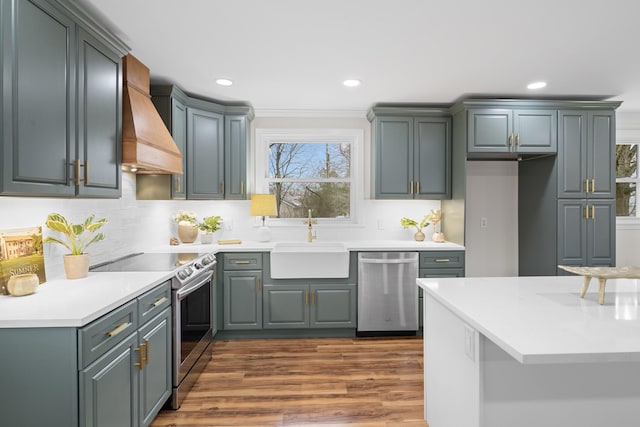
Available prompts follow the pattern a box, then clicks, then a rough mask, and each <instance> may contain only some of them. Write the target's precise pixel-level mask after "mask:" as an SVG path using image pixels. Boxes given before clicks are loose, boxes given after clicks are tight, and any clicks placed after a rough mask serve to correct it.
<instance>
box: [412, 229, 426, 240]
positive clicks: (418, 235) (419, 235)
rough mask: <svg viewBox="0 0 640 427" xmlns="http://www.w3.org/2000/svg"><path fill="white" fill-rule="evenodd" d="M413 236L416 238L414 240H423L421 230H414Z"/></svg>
mask: <svg viewBox="0 0 640 427" xmlns="http://www.w3.org/2000/svg"><path fill="white" fill-rule="evenodd" d="M413 238H414V239H416V242H424V233H423V232H422V231H416V234H414V235H413Z"/></svg>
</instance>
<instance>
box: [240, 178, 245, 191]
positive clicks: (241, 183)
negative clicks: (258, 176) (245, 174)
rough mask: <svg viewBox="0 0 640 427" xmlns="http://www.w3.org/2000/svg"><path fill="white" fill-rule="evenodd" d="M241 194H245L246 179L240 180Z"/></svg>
mask: <svg viewBox="0 0 640 427" xmlns="http://www.w3.org/2000/svg"><path fill="white" fill-rule="evenodd" d="M240 194H244V181H240Z"/></svg>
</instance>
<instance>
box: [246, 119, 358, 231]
mask: <svg viewBox="0 0 640 427" xmlns="http://www.w3.org/2000/svg"><path fill="white" fill-rule="evenodd" d="M362 133H363V132H362V131H361V130H352V129H317V130H312V129H309V130H307V129H304V130H300V129H284V130H283V129H280V130H274V129H256V149H257V152H256V176H257V179H256V188H257V190H258V191H263V192H269V193H271V194H274V195H275V196H276V203H277V206H278V218H283V219H284V218H306V217H307V215H308V212H309V209H311V211H312V216H313V217H314V218H316V219H321V220H325V221H327V222H328V221H333V222H341V221H342V222H352V218H353V217H354V213H355V212H354V210H355V200H356V195H357V194H358V192H359V191H358V189H357V183H356V179H355V178H354V177H355V176H357V174H356V162H355V159H357V153H358V151H359V145H360V144H361V142H360V141H361V140H362Z"/></svg>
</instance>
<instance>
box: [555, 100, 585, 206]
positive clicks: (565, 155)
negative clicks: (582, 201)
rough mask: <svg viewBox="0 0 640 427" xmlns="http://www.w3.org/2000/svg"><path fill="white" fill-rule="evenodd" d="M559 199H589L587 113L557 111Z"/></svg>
mask: <svg viewBox="0 0 640 427" xmlns="http://www.w3.org/2000/svg"><path fill="white" fill-rule="evenodd" d="M557 161H558V198H585V197H587V192H586V191H587V188H586V179H587V113H586V112H583V111H570V110H564V111H562V110H561V111H559V112H558V160H557Z"/></svg>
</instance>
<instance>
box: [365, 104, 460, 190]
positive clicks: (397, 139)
mask: <svg viewBox="0 0 640 427" xmlns="http://www.w3.org/2000/svg"><path fill="white" fill-rule="evenodd" d="M367 118H368V119H369V120H370V121H371V122H372V131H373V140H374V142H373V153H372V154H373V156H372V157H373V159H372V160H373V168H372V169H373V170H372V175H373V187H374V188H373V190H374V191H373V196H374V197H375V198H376V199H447V198H450V197H451V117H450V116H449V114H448V112H446V111H444V110H430V111H426V110H424V109H404V108H394V107H374V108H372V109H371V110H370V111H369V114H368V115H367Z"/></svg>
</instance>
